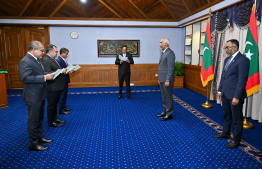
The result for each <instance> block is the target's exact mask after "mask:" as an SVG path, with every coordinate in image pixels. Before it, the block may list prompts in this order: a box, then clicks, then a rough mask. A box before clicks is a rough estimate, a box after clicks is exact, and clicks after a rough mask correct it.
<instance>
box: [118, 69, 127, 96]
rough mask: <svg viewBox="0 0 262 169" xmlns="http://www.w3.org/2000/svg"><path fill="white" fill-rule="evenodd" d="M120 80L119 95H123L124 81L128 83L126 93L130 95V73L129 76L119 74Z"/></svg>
mask: <svg viewBox="0 0 262 169" xmlns="http://www.w3.org/2000/svg"><path fill="white" fill-rule="evenodd" d="M118 79H119V95H122V90H123V84H124V80H125V82H126V92H127V94H130V73H129V74H118Z"/></svg>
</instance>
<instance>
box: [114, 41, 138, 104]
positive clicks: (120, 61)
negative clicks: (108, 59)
mask: <svg viewBox="0 0 262 169" xmlns="http://www.w3.org/2000/svg"><path fill="white" fill-rule="evenodd" d="M115 64H116V65H119V66H118V80H119V94H118V98H117V99H121V98H122V90H123V83H124V80H125V82H126V91H127V97H128V98H129V99H132V97H131V93H130V75H131V71H130V64H134V60H133V57H132V55H131V54H130V53H128V52H127V46H126V45H123V46H122V53H120V54H118V55H117V56H116V61H115Z"/></svg>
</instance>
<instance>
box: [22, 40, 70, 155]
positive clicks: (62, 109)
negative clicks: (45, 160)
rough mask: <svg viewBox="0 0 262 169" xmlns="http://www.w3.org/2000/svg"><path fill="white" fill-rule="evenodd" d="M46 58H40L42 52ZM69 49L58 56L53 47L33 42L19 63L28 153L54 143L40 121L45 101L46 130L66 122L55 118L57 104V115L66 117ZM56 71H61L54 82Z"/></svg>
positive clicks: (62, 50) (63, 49)
mask: <svg viewBox="0 0 262 169" xmlns="http://www.w3.org/2000/svg"><path fill="white" fill-rule="evenodd" d="M45 51H46V55H45V56H44V57H43V59H42V62H41V61H40V58H42V56H43V54H44V52H45ZM68 52H69V50H68V49H66V48H61V49H60V56H58V57H57V55H58V50H57V47H56V46H55V45H52V44H50V45H48V46H46V49H44V46H43V44H42V43H41V42H39V41H32V42H31V43H30V44H29V50H28V52H27V54H26V55H25V57H23V59H22V60H21V61H20V63H19V74H20V78H21V80H22V82H23V83H24V90H23V100H24V101H25V103H26V105H27V106H28V134H29V140H30V144H29V150H31V151H44V150H47V149H48V148H49V147H48V146H45V145H41V144H40V143H50V142H52V141H53V140H52V139H47V138H45V137H43V135H42V131H43V129H42V121H43V119H44V108H45V99H46V98H47V118H48V126H49V127H61V126H63V123H64V122H65V120H62V119H59V118H58V117H57V104H58V103H59V114H69V113H70V112H68V111H70V110H72V109H69V108H67V107H66V98H67V92H68V83H69V82H70V79H69V75H68V74H69V73H73V70H72V71H70V72H68V73H66V71H67V69H66V67H67V65H68V64H67V62H66V58H67V57H68ZM57 69H63V70H62V73H61V74H60V75H58V76H57V77H56V78H55V79H53V78H54V75H55V73H54V72H56V70H57Z"/></svg>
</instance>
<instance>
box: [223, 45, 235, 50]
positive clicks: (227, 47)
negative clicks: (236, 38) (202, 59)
mask: <svg viewBox="0 0 262 169" xmlns="http://www.w3.org/2000/svg"><path fill="white" fill-rule="evenodd" d="M232 47H235V46H227V47H224V50H226V49H229V48H232Z"/></svg>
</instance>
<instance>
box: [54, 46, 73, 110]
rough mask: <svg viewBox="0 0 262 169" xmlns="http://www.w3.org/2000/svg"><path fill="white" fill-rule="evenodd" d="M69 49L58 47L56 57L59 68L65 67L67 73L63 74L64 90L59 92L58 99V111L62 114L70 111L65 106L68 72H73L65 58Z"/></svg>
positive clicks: (68, 79) (68, 80) (71, 66)
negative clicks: (58, 53) (58, 52)
mask: <svg viewBox="0 0 262 169" xmlns="http://www.w3.org/2000/svg"><path fill="white" fill-rule="evenodd" d="M68 52H69V50H68V49H67V48H61V49H60V56H58V57H57V59H56V60H57V62H58V63H59V64H60V67H61V68H67V73H66V74H65V75H64V86H65V87H64V90H63V91H62V92H61V95H60V100H59V113H60V114H64V112H67V111H71V110H72V109H70V108H67V106H66V99H67V93H68V83H70V77H69V74H70V73H74V72H75V71H74V66H73V65H68V63H67V61H66V58H67V57H68ZM70 69H71V70H70Z"/></svg>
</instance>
